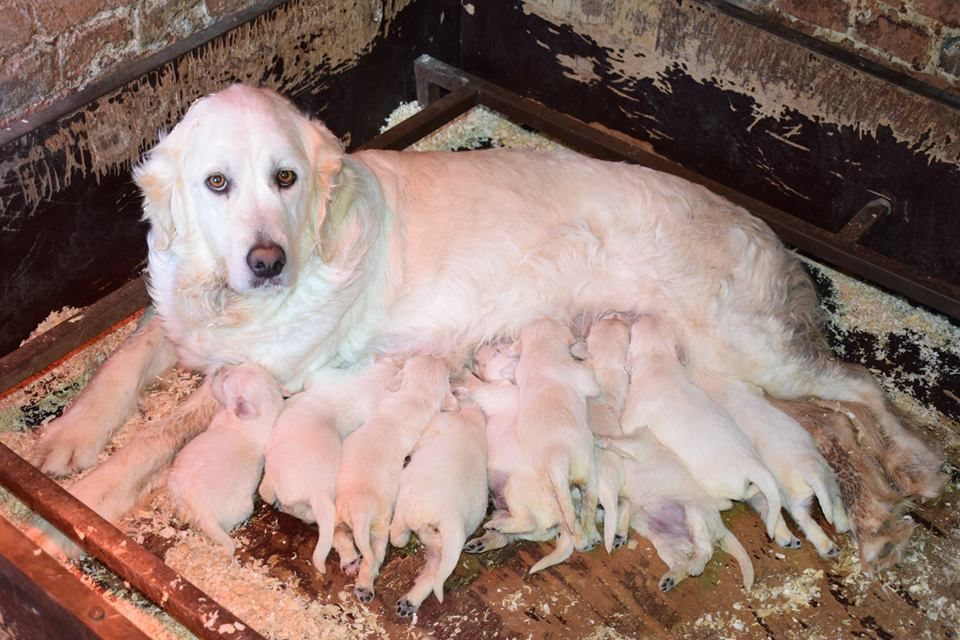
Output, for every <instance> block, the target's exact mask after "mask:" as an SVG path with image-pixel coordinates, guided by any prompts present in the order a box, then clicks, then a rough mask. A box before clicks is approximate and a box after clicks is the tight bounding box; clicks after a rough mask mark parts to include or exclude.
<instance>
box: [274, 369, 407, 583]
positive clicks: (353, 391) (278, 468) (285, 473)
mask: <svg viewBox="0 0 960 640" xmlns="http://www.w3.org/2000/svg"><path fill="white" fill-rule="evenodd" d="M397 372H398V368H397V367H396V366H395V365H394V364H393V363H391V362H389V361H386V360H381V361H380V362H378V363H376V364H375V365H373V366H372V367H369V368H367V369H362V370H360V371H343V370H339V369H335V370H330V371H329V372H325V374H324V376H323V380H322V381H315V382H314V384H313V385H311V386H310V387H308V388H306V389H304V391H303V392H302V393H299V394H297V395H295V396H294V397H292V398H290V399H289V400H288V401H287V404H286V406H285V407H284V410H283V413H282V414H281V416H280V419H279V420H277V424H276V425H275V426H274V428H273V431H272V432H271V434H270V439H269V440H267V446H266V449H265V451H264V456H265V463H264V470H263V480H262V481H261V482H260V497H261V498H263V500H264V502H266V503H268V504H275V505H277V506H279V507H280V509H281V510H282V511H284V512H286V513H289V514H291V515H293V516H296V517H297V518H300V519H301V520H303V521H304V522H316V523H317V532H318V538H317V546H316V548H315V550H314V552H313V565H314V566H315V567H316V568H317V570H318V571H320V573H325V572H326V568H325V562H326V559H327V554H328V553H329V552H330V546H331V544H332V543H333V531H334V525H335V522H336V509H335V506H334V497H335V495H336V479H337V471H338V470H339V469H340V440H341V437H342V436H346V435H349V434H350V433H352V432H353V431H354V430H355V429H356V428H357V427H359V426H360V425H361V424H362V423H363V421H364V420H366V418H367V416H368V415H369V414H370V412H371V411H372V410H373V407H375V406H376V405H377V404H379V402H380V400H381V399H382V398H383V396H384V395H385V394H386V392H387V384H388V383H389V382H390V380H391V379H392V378H393V377H394V376H395V375H396V374H397Z"/></svg>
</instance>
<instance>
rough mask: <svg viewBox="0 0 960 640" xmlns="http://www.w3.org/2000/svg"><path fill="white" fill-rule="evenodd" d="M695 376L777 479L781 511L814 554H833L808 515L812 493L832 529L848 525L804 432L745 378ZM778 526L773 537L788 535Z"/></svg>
mask: <svg viewBox="0 0 960 640" xmlns="http://www.w3.org/2000/svg"><path fill="white" fill-rule="evenodd" d="M696 379H697V381H698V382H699V383H700V386H701V387H702V388H703V389H704V391H706V392H707V394H708V395H709V396H710V397H711V398H712V399H713V400H714V401H715V402H716V403H717V404H719V405H720V406H721V407H723V409H724V410H725V411H726V412H727V413H728V414H729V415H730V417H732V418H733V419H734V421H736V423H737V426H738V427H740V429H741V430H742V431H743V432H744V433H745V434H746V435H747V437H748V438H750V441H751V442H752V443H753V445H754V446H755V447H756V449H757V451H758V452H759V453H760V459H761V460H762V461H763V464H764V465H766V467H767V468H768V469H770V471H771V473H773V475H774V477H775V478H776V479H777V484H778V485H779V486H780V491H781V494H782V497H783V498H784V506H785V507H786V508H787V512H788V513H789V514H790V517H792V518H793V521H794V522H796V523H797V526H799V527H800V529H801V530H802V531H803V534H804V535H805V536H806V537H807V539H808V540H809V541H810V542H812V543H813V546H814V547H816V549H817V553H819V554H820V555H821V556H823V557H824V558H835V557H837V555H839V553H840V550H839V549H838V548H837V546H836V545H835V544H834V543H833V541H831V540H830V538H829V537H827V534H826V533H824V531H823V529H821V528H820V525H818V524H817V523H816V521H815V520H814V519H813V517H812V516H811V515H810V507H811V503H812V501H813V498H814V496H816V498H817V501H818V502H819V503H820V510H821V511H822V512H823V516H824V518H826V520H827V522H829V523H830V524H832V525H834V526H835V527H836V528H837V530H838V531H848V530H849V529H850V524H849V522H848V520H847V513H846V510H845V509H844V507H843V498H842V496H841V494H840V487H839V485H838V484H837V479H836V477H835V476H834V474H833V470H832V469H831V468H830V465H828V464H827V461H826V460H824V459H823V456H822V455H821V454H820V452H819V451H818V450H817V447H816V445H815V444H814V442H813V439H812V438H811V437H810V435H809V434H808V433H807V432H806V431H804V429H803V427H801V426H800V425H799V424H797V421H796V420H794V419H793V418H791V417H790V416H788V415H787V414H785V413H784V412H782V411H780V410H779V409H777V408H776V407H774V406H772V405H771V404H770V403H769V402H767V401H766V399H764V397H763V396H762V395H760V394H759V393H758V391H757V390H756V389H754V388H751V387H750V385H748V384H747V383H745V382H742V381H740V380H732V379H729V378H721V377H719V376H712V375H708V374H699V375H697V376H696ZM778 526H779V527H782V529H781V531H780V532H778V534H777V539H778V540H781V539H784V538H785V537H789V536H790V534H789V531H786V524H785V523H781V524H779V525H778Z"/></svg>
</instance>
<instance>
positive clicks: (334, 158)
mask: <svg viewBox="0 0 960 640" xmlns="http://www.w3.org/2000/svg"><path fill="white" fill-rule="evenodd" d="M303 122H304V130H303V137H304V140H305V141H306V145H307V157H308V158H309V159H310V168H311V170H312V172H313V188H314V192H315V194H316V203H317V204H316V206H317V211H316V218H315V219H314V237H315V238H316V239H317V241H319V238H320V226H321V225H322V224H323V221H324V220H326V218H327V214H328V211H327V209H328V207H329V205H330V199H331V197H332V195H333V189H334V187H335V186H336V185H337V184H338V182H339V180H340V172H341V170H342V168H343V153H344V151H343V144H342V143H341V142H340V140H339V139H338V138H337V136H335V135H333V132H332V131H330V130H329V129H327V127H325V126H324V125H323V123H321V122H319V121H317V120H307V119H304V121H303Z"/></svg>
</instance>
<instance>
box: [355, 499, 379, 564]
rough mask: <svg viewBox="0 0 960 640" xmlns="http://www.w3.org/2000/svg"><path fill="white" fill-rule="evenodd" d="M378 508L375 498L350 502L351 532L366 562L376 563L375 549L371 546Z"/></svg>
mask: <svg viewBox="0 0 960 640" xmlns="http://www.w3.org/2000/svg"><path fill="white" fill-rule="evenodd" d="M374 511H376V506H375V505H374V504H373V498H371V497H369V496H362V497H359V498H354V499H353V500H352V501H351V502H350V509H349V514H350V531H352V532H353V542H354V544H356V545H357V551H359V552H360V556H361V557H363V560H364V561H365V562H374V561H375V558H374V553H373V547H371V546H370V535H371V529H372V527H373V515H374Z"/></svg>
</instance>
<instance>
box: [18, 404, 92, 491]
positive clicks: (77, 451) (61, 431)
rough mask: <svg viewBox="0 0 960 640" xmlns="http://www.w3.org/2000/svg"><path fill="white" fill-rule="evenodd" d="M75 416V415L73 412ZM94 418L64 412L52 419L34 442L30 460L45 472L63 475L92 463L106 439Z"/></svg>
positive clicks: (85, 467) (90, 465) (87, 466)
mask: <svg viewBox="0 0 960 640" xmlns="http://www.w3.org/2000/svg"><path fill="white" fill-rule="evenodd" d="M75 415H76V416H77V417H76V418H74V417H72V416H75ZM99 432H100V429H99V425H98V423H97V421H96V420H95V419H90V418H89V417H85V416H80V415H77V413H76V412H73V413H69V412H68V413H66V414H64V415H63V416H62V417H60V418H58V419H57V420H55V421H53V422H51V423H50V424H49V425H48V426H47V427H46V428H45V429H44V431H43V434H42V435H41V436H40V440H39V441H38V442H37V444H36V447H35V448H34V450H33V452H32V454H31V455H30V461H31V462H32V463H33V465H34V466H35V467H38V468H39V469H40V470H41V471H43V472H44V473H48V474H50V475H54V476H66V475H70V474H71V473H73V472H75V471H81V470H83V469H87V468H89V467H92V466H93V465H94V464H95V463H96V461H97V454H99V453H100V451H101V450H102V449H103V447H104V444H106V443H105V442H103V441H102V440H101V438H100V437H99Z"/></svg>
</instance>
